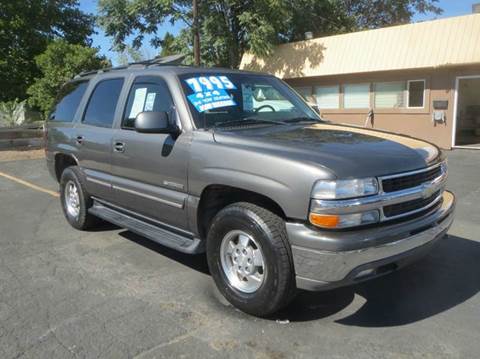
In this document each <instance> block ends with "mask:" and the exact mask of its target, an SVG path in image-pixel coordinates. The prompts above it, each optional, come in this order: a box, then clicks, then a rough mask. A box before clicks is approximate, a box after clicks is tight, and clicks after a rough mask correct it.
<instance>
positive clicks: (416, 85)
mask: <svg viewBox="0 0 480 359" xmlns="http://www.w3.org/2000/svg"><path fill="white" fill-rule="evenodd" d="M424 102H425V80H412V81H408V103H407V106H408V107H410V108H422V107H424Z"/></svg>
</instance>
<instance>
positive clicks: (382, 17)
mask: <svg viewBox="0 0 480 359" xmlns="http://www.w3.org/2000/svg"><path fill="white" fill-rule="evenodd" d="M342 2H343V6H344V9H345V12H346V14H347V15H348V16H350V17H352V18H354V19H355V22H356V26H357V27H358V28H359V29H374V28H378V27H385V26H392V25H399V24H407V23H409V22H410V21H411V19H412V17H413V15H415V13H420V14H426V13H433V14H441V13H442V12H443V11H442V9H441V8H439V7H438V6H437V5H436V4H438V0H376V1H372V0H343V1H342Z"/></svg>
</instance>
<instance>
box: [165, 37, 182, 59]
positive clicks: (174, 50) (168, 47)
mask: <svg viewBox="0 0 480 359" xmlns="http://www.w3.org/2000/svg"><path fill="white" fill-rule="evenodd" d="M161 46H162V50H161V51H160V56H161V57H165V56H170V55H175V54H178V53H181V52H182V49H181V47H180V48H179V47H178V44H177V41H176V39H175V36H173V35H172V34H171V33H169V32H167V33H166V34H165V36H164V37H163V40H162V42H161Z"/></svg>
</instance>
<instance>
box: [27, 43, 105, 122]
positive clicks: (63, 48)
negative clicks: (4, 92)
mask: <svg viewBox="0 0 480 359" xmlns="http://www.w3.org/2000/svg"><path fill="white" fill-rule="evenodd" d="M97 53H98V49H95V48H90V47H86V46H83V45H74V44H69V43H67V42H66V41H63V40H56V41H53V42H51V43H50V44H49V45H48V47H47V49H46V50H45V52H44V53H43V54H41V55H38V56H37V57H36V58H35V61H36V64H37V66H38V68H39V69H40V72H41V76H39V77H37V78H36V79H35V82H34V83H33V85H31V86H30V87H29V88H28V90H27V93H28V94H29V95H30V98H29V103H30V104H31V105H32V106H36V107H38V108H40V109H41V110H42V111H43V112H44V114H47V113H48V112H50V110H51V109H52V107H53V105H54V103H55V97H56V95H57V93H58V91H59V90H60V87H61V86H62V85H63V84H64V83H65V82H66V81H68V80H69V79H71V78H72V77H73V76H75V75H76V74H78V73H80V72H82V71H89V70H95V69H101V68H104V67H108V66H111V64H110V62H109V61H107V60H106V59H105V58H104V57H100V56H98V54H97Z"/></svg>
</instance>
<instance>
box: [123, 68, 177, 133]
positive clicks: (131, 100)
mask: <svg viewBox="0 0 480 359" xmlns="http://www.w3.org/2000/svg"><path fill="white" fill-rule="evenodd" d="M172 108H173V100H172V96H171V95H170V91H169V89H168V87H167V84H166V83H165V81H163V79H161V78H158V77H152V76H140V77H137V78H136V79H135V82H134V83H133V85H132V87H131V89H130V93H129V95H128V101H127V106H126V110H125V116H124V119H123V122H122V127H123V128H133V127H134V125H135V117H137V115H138V114H139V113H140V112H147V111H154V112H168V113H169V112H170V111H171V110H172Z"/></svg>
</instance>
